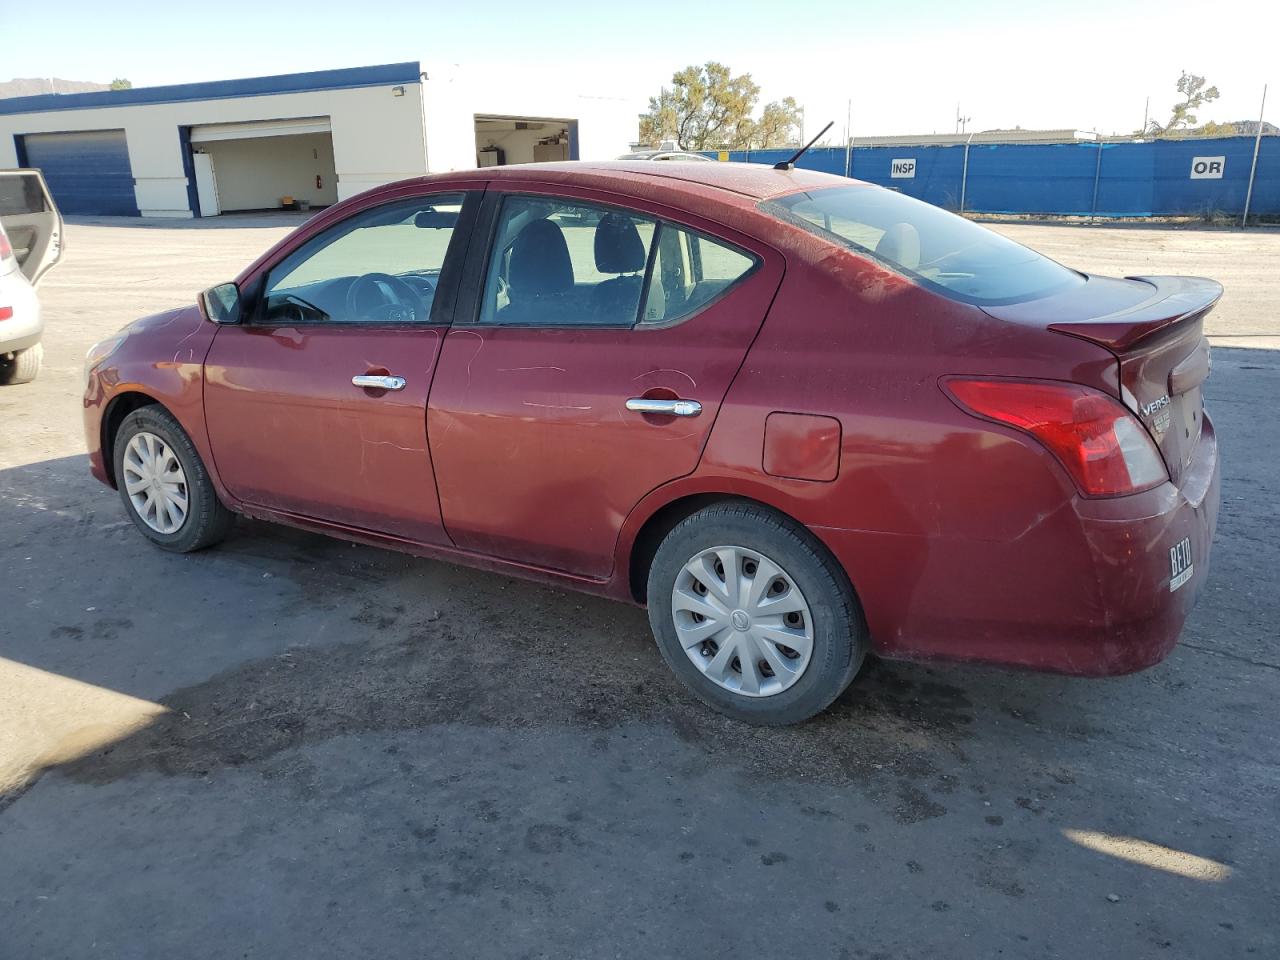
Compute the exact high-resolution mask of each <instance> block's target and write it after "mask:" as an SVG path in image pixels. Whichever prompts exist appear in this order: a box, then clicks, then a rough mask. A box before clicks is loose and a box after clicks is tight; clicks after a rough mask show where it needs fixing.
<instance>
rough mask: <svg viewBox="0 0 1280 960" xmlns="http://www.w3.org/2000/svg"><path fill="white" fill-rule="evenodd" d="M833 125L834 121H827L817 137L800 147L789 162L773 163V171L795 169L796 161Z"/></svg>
mask: <svg viewBox="0 0 1280 960" xmlns="http://www.w3.org/2000/svg"><path fill="white" fill-rule="evenodd" d="M834 125H835V121H834V120H831V121H829V122H828V123H827V125H826V126H825V127H823V128H822V129H821V130H819V131H818V135H817V136H816V137H814V138H813V139H812V140H810V141H809V142H808V143H806V144H805V145H804V146H803V147H801V148H800V149H799V150H797V151H796V152H795V153H794V154H792V156H791V159H790V160H780V161H779V162H777V163H775V164H774V165H773V169H775V170H792V169H794V168H795V165H796V161H797V160H799V159H800V158H801V157H803V156H804V152H805V151H806V150H808V149H809V148H810V147H812V146H813V145H814V144H815V143H817V142H818V141H819V140H821V139H822V135H823V134H824V133H826V132H827V131H828V130H830V129H831V128H832V126H834Z"/></svg>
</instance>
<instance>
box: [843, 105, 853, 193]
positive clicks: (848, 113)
mask: <svg viewBox="0 0 1280 960" xmlns="http://www.w3.org/2000/svg"><path fill="white" fill-rule="evenodd" d="M852 172H853V98H852V97H851V98H849V101H848V102H847V103H846V105H845V111H844V175H845V176H846V177H847V176H849V175H850V174H851V173H852Z"/></svg>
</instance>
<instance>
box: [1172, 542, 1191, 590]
mask: <svg viewBox="0 0 1280 960" xmlns="http://www.w3.org/2000/svg"><path fill="white" fill-rule="evenodd" d="M1195 569H1196V568H1195V564H1193V563H1192V562H1191V538H1190V537H1183V538H1182V539H1181V540H1179V541H1178V542H1177V543H1175V544H1174V545H1173V546H1172V547H1170V548H1169V577H1170V579H1169V592H1170V593H1173V591H1175V590H1177V589H1178V588H1179V587H1180V586H1182V585H1183V584H1184V583H1186V582H1187V581H1188V580H1190V579H1191V574H1192V573H1194V572H1195Z"/></svg>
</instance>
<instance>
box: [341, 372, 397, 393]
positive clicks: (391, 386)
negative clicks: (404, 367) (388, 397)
mask: <svg viewBox="0 0 1280 960" xmlns="http://www.w3.org/2000/svg"><path fill="white" fill-rule="evenodd" d="M351 385H352V386H354V387H364V388H365V389H366V390H403V389H404V385H405V379H404V377H380V376H378V375H377V374H373V373H366V374H361V375H360V376H356V377H352V378H351Z"/></svg>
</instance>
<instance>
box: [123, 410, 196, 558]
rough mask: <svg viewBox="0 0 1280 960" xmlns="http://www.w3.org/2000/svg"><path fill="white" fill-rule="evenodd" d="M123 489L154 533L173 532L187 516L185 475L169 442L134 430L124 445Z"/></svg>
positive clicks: (151, 434)
mask: <svg viewBox="0 0 1280 960" xmlns="http://www.w3.org/2000/svg"><path fill="white" fill-rule="evenodd" d="M123 473H124V477H123V480H124V489H125V493H126V494H128V496H129V502H130V503H131V504H132V505H133V509H134V511H135V512H136V513H137V514H138V516H139V517H140V518H142V522H143V523H145V524H146V525H147V526H148V527H150V528H151V529H152V530H154V531H156V533H165V534H170V533H176V532H177V531H178V530H179V529H181V527H182V524H183V523H184V522H185V521H186V519H187V505H188V499H187V497H188V493H187V475H186V474H185V473H184V472H183V470H182V464H181V463H180V462H179V460H178V457H177V455H176V454H175V453H174V452H173V450H172V449H170V447H169V445H168V444H167V443H165V442H164V441H163V440H161V439H160V438H159V437H157V436H156V435H155V434H154V433H145V432H144V433H137V434H134V436H133V438H132V439H131V440H130V441H129V443H128V445H127V446H126V447H125V448H124V464H123Z"/></svg>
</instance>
